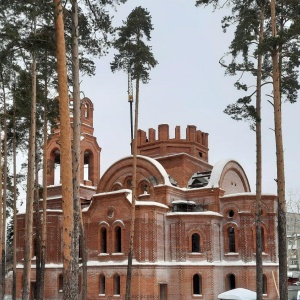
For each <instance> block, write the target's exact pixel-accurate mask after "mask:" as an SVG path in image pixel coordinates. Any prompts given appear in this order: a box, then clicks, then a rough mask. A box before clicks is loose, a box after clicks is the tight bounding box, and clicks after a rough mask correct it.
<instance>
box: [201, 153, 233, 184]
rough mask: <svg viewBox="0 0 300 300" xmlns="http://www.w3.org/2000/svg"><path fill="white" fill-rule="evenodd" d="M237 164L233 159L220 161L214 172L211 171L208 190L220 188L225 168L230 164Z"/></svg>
mask: <svg viewBox="0 0 300 300" xmlns="http://www.w3.org/2000/svg"><path fill="white" fill-rule="evenodd" d="M230 161H233V162H236V161H235V160H233V159H224V160H219V161H218V162H217V163H216V164H215V165H214V167H213V169H212V171H211V175H210V179H209V182H208V184H207V186H206V188H208V187H209V188H213V187H215V188H218V187H219V184H220V179H221V175H222V172H223V170H224V168H225V166H226V165H227V164H228V163H229V162H230Z"/></svg>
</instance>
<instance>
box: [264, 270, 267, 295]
mask: <svg viewBox="0 0 300 300" xmlns="http://www.w3.org/2000/svg"><path fill="white" fill-rule="evenodd" d="M263 294H265V295H267V294H268V284H267V276H266V275H265V274H264V275H263Z"/></svg>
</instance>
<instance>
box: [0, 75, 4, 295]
mask: <svg viewBox="0 0 300 300" xmlns="http://www.w3.org/2000/svg"><path fill="white" fill-rule="evenodd" d="M2 82H3V81H2ZM3 91H4V87H3ZM4 98H5V94H4ZM0 149H1V151H0V166H1V167H0V178H1V180H0V200H1V201H0V264H1V265H0V299H3V296H4V291H3V290H2V271H1V270H2V224H3V221H2V220H3V217H2V214H3V196H2V192H3V189H2V175H3V172H2V120H1V118H0Z"/></svg>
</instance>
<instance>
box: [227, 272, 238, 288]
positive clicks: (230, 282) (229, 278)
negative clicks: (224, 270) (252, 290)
mask: <svg viewBox="0 0 300 300" xmlns="http://www.w3.org/2000/svg"><path fill="white" fill-rule="evenodd" d="M227 286H228V290H233V289H235V286H236V284H235V275H234V274H228V275H227Z"/></svg>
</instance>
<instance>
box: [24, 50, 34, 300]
mask: <svg viewBox="0 0 300 300" xmlns="http://www.w3.org/2000/svg"><path fill="white" fill-rule="evenodd" d="M31 93H32V98H31V121H30V136H29V152H28V175H27V196H26V215H25V249H24V270H23V292H22V299H23V300H29V296H30V295H29V294H30V274H31V258H32V235H33V224H32V221H33V199H34V191H35V187H34V165H35V163H34V162H35V151H36V150H35V136H36V58H35V54H33V56H32V91H31Z"/></svg>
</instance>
